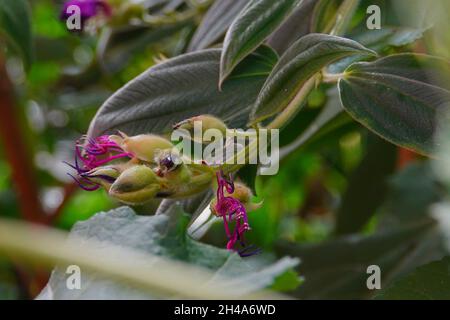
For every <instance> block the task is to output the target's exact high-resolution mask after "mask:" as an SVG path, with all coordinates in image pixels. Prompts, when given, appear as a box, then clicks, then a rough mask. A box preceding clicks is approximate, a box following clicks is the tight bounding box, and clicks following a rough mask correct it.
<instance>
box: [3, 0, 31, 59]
mask: <svg viewBox="0 0 450 320" xmlns="http://www.w3.org/2000/svg"><path fill="white" fill-rule="evenodd" d="M1 35H5V36H6V38H7V40H9V42H10V43H11V44H12V45H13V47H14V49H16V50H17V51H18V52H19V53H20V55H21V56H22V58H23V60H24V64H25V66H26V67H29V66H30V64H31V62H32V60H33V42H32V34H31V9H30V7H29V3H28V1H27V0H14V1H11V0H0V36H1Z"/></svg>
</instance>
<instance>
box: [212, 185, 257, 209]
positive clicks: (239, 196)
mask: <svg viewBox="0 0 450 320" xmlns="http://www.w3.org/2000/svg"><path fill="white" fill-rule="evenodd" d="M224 195H225V196H226V197H233V198H234V199H236V200H238V201H239V202H240V203H242V204H243V205H244V207H245V209H246V210H247V211H248V212H251V211H255V210H258V209H259V208H261V206H262V202H260V203H253V202H252V198H253V192H252V190H251V189H250V188H249V187H247V186H246V185H245V184H243V183H240V182H235V183H234V192H233V193H232V194H230V193H228V192H227V190H225V191H224ZM216 204H217V199H216V198H214V199H213V200H212V201H211V211H212V212H215V209H214V208H215V207H216Z"/></svg>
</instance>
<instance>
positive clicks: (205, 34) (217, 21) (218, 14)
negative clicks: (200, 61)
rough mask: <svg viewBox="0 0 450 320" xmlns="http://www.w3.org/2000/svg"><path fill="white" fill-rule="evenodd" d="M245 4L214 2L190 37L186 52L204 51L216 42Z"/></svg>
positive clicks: (240, 0) (242, 0) (225, 0)
mask: <svg viewBox="0 0 450 320" xmlns="http://www.w3.org/2000/svg"><path fill="white" fill-rule="evenodd" d="M247 4H248V0H233V1H230V0H217V1H215V2H214V4H213V5H212V6H211V8H210V9H209V10H208V12H207V13H206V15H205V17H204V18H203V20H202V23H201V24H200V26H199V27H198V29H197V31H196V32H195V34H194V36H193V37H192V40H191V42H190V43H189V46H188V51H189V52H191V51H197V50H201V49H206V48H208V47H209V46H211V45H212V44H214V43H215V42H216V41H218V40H219V39H220V38H221V37H222V36H223V35H224V34H225V32H226V31H227V29H228V27H229V26H230V25H231V23H232V22H233V20H234V19H235V18H236V17H237V15H238V14H239V13H240V12H241V11H242V9H244V7H245V6H246V5H247Z"/></svg>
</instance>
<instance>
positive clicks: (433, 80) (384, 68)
mask: <svg viewBox="0 0 450 320" xmlns="http://www.w3.org/2000/svg"><path fill="white" fill-rule="evenodd" d="M449 71H450V64H449V63H448V62H447V61H445V60H442V59H439V58H435V57H431V56H426V55H415V54H400V55H393V56H389V57H386V58H383V59H380V60H378V61H375V62H372V63H355V64H353V65H351V66H350V67H349V68H348V69H347V70H346V72H345V74H346V76H345V78H343V79H341V80H340V81H339V90H340V93H341V101H342V104H343V106H344V108H345V109H346V110H347V111H348V112H349V113H350V115H351V116H352V117H353V118H355V119H356V120H357V121H359V122H361V123H362V124H363V125H364V126H366V127H368V128H369V129H370V130H372V131H374V132H375V133H377V134H379V135H380V136H381V137H383V138H385V139H387V140H389V141H390V142H392V143H394V144H397V145H400V146H402V147H405V148H408V149H411V150H414V151H416V152H419V153H422V154H431V153H433V151H434V149H435V147H436V144H435V142H434V139H433V138H434V133H435V130H436V117H437V116H438V115H439V112H441V111H445V110H448V108H449V106H450V85H449V84H448V83H446V82H445V81H444V79H445V77H446V76H448V74H449V73H448V72H449Z"/></svg>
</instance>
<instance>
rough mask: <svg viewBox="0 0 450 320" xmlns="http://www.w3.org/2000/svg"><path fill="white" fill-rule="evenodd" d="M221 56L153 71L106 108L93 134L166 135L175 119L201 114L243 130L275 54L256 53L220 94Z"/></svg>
mask: <svg viewBox="0 0 450 320" xmlns="http://www.w3.org/2000/svg"><path fill="white" fill-rule="evenodd" d="M220 52H221V50H219V49H209V50H205V51H199V52H194V53H190V54H186V55H183V56H180V57H177V58H174V59H171V60H168V61H166V62H164V63H161V64H159V65H157V66H155V67H153V68H150V69H149V70H147V71H146V72H144V73H143V74H141V75H140V76H138V77H137V78H135V79H134V80H132V81H131V82H129V83H128V84H127V85H126V86H125V87H123V88H122V89H120V90H119V91H118V92H116V93H115V94H114V95H113V96H112V97H111V98H109V99H108V100H107V101H106V102H105V103H104V104H103V106H102V107H101V108H100V110H99V111H98V113H97V115H96V117H95V118H94V120H93V121H92V123H91V126H90V129H89V135H90V136H98V135H101V134H104V133H112V132H114V131H115V130H122V131H123V132H126V133H128V134H139V133H145V132H155V133H162V132H165V131H169V130H170V129H171V128H172V125H173V124H174V123H176V122H177V121H181V120H184V119H187V118H189V117H192V116H196V115H199V114H213V115H216V116H218V117H220V118H222V119H223V120H224V121H225V122H227V123H228V124H229V125H230V127H235V128H242V127H243V126H245V124H246V123H247V122H248V115H249V113H250V107H251V106H252V105H253V103H254V101H255V100H256V97H257V95H258V92H259V91H260V89H261V87H262V84H263V83H264V81H265V79H266V77H267V75H268V74H269V73H270V70H271V68H272V63H274V60H276V54H275V53H273V51H271V50H270V49H269V48H267V47H263V48H262V49H261V50H258V51H257V52H256V53H255V54H254V55H251V56H250V57H249V58H248V59H246V60H245V61H243V62H242V64H240V65H239V66H238V70H236V73H235V74H234V75H233V77H232V78H230V81H228V82H227V83H226V84H225V85H224V86H223V88H222V90H221V91H219V89H218V86H217V79H218V77H219V59H220ZM268 53H269V55H267V54H268ZM236 92H240V94H236Z"/></svg>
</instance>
